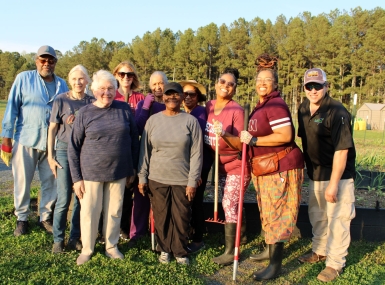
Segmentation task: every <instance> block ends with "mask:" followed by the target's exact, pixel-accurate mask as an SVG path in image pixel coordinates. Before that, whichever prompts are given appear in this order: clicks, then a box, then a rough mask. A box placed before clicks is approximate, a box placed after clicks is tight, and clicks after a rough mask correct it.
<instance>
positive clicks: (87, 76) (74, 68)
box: [68, 64, 91, 84]
mask: <svg viewBox="0 0 385 285" xmlns="http://www.w3.org/2000/svg"><path fill="white" fill-rule="evenodd" d="M78 70H79V71H80V72H82V73H83V75H84V77H85V79H86V81H87V84H89V83H91V78H90V76H89V75H88V71H87V69H86V68H85V67H84V66H83V65H81V64H78V65H76V66H75V67H73V68H72V69H71V70H70V72H68V80H70V75H71V73H72V72H75V71H78Z"/></svg>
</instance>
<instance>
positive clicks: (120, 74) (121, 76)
mask: <svg viewBox="0 0 385 285" xmlns="http://www.w3.org/2000/svg"><path fill="white" fill-rule="evenodd" d="M118 75H119V77H120V78H121V79H123V78H124V77H125V76H126V75H127V77H128V78H134V77H135V73H134V72H118Z"/></svg>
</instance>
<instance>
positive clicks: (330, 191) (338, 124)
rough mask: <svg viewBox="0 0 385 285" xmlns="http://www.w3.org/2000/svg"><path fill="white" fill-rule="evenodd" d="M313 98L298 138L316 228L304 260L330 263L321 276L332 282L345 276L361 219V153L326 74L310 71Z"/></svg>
mask: <svg viewBox="0 0 385 285" xmlns="http://www.w3.org/2000/svg"><path fill="white" fill-rule="evenodd" d="M303 83H304V91H305V93H306V97H307V99H306V100H305V101H304V102H303V103H302V104H301V105H300V106H299V110H298V123H299V126H298V135H299V136H300V137H301V139H302V146H303V152H304V155H305V162H306V168H307V172H308V175H309V178H310V182H309V218H310V222H311V224H312V227H313V239H312V241H313V245H312V252H311V253H308V254H305V255H303V256H301V257H299V259H298V260H299V261H300V262H309V263H315V262H319V261H325V263H326V267H325V269H324V270H322V271H321V273H320V274H319V275H318V276H317V279H318V280H320V281H324V282H328V281H332V280H334V279H335V278H337V277H338V276H339V274H341V273H342V271H343V268H344V267H345V261H346V258H345V257H346V255H347V254H348V247H349V244H350V222H351V220H352V219H353V218H354V217H355V207H354V178H355V158H356V151H355V147H354V143H353V138H352V133H351V116H350V114H349V112H348V111H347V110H346V109H345V107H344V106H343V105H342V104H341V102H339V101H337V100H335V99H333V98H331V97H330V96H329V94H328V88H329V87H328V83H327V80H326V74H325V72H324V71H323V70H322V69H320V68H312V69H309V70H307V71H306V72H305V76H304V80H303Z"/></svg>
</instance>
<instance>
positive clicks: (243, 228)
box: [239, 208, 247, 245]
mask: <svg viewBox="0 0 385 285" xmlns="http://www.w3.org/2000/svg"><path fill="white" fill-rule="evenodd" d="M245 244H247V235H246V210H245V208H242V226H241V240H240V241H239V245H245Z"/></svg>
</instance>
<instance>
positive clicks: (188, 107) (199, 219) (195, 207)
mask: <svg viewBox="0 0 385 285" xmlns="http://www.w3.org/2000/svg"><path fill="white" fill-rule="evenodd" d="M179 83H180V85H182V87H183V93H184V100H183V106H184V110H185V111H186V112H187V113H189V114H190V115H192V116H194V117H195V118H196V119H197V120H198V122H199V125H200V127H201V130H202V134H203V135H204V133H205V128H206V122H207V114H206V108H205V107H203V106H199V105H198V103H199V102H204V101H206V96H205V95H204V94H206V88H205V87H204V86H203V85H202V84H199V83H198V82H196V81H195V80H184V81H180V82H179ZM212 163H213V159H212V155H211V149H210V148H208V147H207V146H206V147H205V146H204V147H203V166H202V173H201V180H200V185H199V186H198V187H197V189H196V193H195V197H194V201H193V203H192V205H191V209H192V219H191V226H192V228H193V235H192V237H191V238H192V242H191V243H189V245H188V246H187V251H188V252H189V253H194V252H197V251H199V250H201V249H203V248H204V246H205V244H204V242H203V232H204V224H205V218H204V213H203V211H202V209H203V193H204V192H205V188H206V183H207V177H208V175H209V172H210V168H211V165H212Z"/></svg>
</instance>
